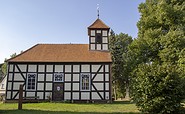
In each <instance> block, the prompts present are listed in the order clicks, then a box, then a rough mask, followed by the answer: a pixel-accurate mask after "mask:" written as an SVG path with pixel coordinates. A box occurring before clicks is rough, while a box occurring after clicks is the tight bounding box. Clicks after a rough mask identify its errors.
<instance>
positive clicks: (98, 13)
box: [97, 4, 100, 19]
mask: <svg viewBox="0 0 185 114" xmlns="http://www.w3.org/2000/svg"><path fill="white" fill-rule="evenodd" d="M97 13H98V19H99V16H100V14H99V13H100V12H99V4H97Z"/></svg>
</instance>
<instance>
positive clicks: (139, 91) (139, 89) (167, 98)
mask: <svg viewBox="0 0 185 114" xmlns="http://www.w3.org/2000/svg"><path fill="white" fill-rule="evenodd" d="M139 12H140V13H141V18H140V21H139V22H138V25H137V26H138V29H139V33H138V38H137V39H136V40H134V41H133V43H132V44H131V46H130V52H131V53H132V60H135V61H134V62H133V63H132V64H133V65H134V67H133V68H134V69H135V70H134V71H133V98H134V100H135V101H136V105H137V106H138V107H139V109H140V110H141V111H143V112H147V113H161V114H167V113H178V112H179V110H180V108H181V105H180V103H181V101H182V99H183V98H184V87H185V85H184V82H185V80H184V77H185V76H184V72H183V71H185V70H184V69H185V65H184V63H185V59H184V57H185V1H184V0H146V2H145V3H141V4H140V6H139ZM133 65H132V66H133Z"/></svg>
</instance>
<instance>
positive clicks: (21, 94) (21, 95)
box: [18, 84, 23, 110]
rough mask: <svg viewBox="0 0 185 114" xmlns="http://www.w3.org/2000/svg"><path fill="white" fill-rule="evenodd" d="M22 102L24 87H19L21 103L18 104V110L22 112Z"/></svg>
mask: <svg viewBox="0 0 185 114" xmlns="http://www.w3.org/2000/svg"><path fill="white" fill-rule="evenodd" d="M22 100H23V85H22V84H21V85H20V86H19V102H18V109H19V110H22Z"/></svg>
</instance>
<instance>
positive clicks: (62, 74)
mask: <svg viewBox="0 0 185 114" xmlns="http://www.w3.org/2000/svg"><path fill="white" fill-rule="evenodd" d="M56 75H61V76H62V80H61V81H60V80H55V76H56ZM53 82H64V73H60V72H58V73H54V75H53Z"/></svg>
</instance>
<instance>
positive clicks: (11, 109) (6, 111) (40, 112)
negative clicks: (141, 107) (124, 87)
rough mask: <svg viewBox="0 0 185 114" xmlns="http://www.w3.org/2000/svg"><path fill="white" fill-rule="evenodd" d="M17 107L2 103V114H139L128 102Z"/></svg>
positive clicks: (0, 112) (31, 104) (30, 104)
mask: <svg viewBox="0 0 185 114" xmlns="http://www.w3.org/2000/svg"><path fill="white" fill-rule="evenodd" d="M17 107H18V104H17V103H0V114H61V113H62V114H86V113H90V114H98V113H100V114H106V113H107V114H108V113H117V114H120V113H123V114H139V111H138V110H137V107H136V106H135V104H132V103H129V102H126V101H125V102H114V103H112V104H90V103H89V104H76V103H26V104H23V110H17Z"/></svg>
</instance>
